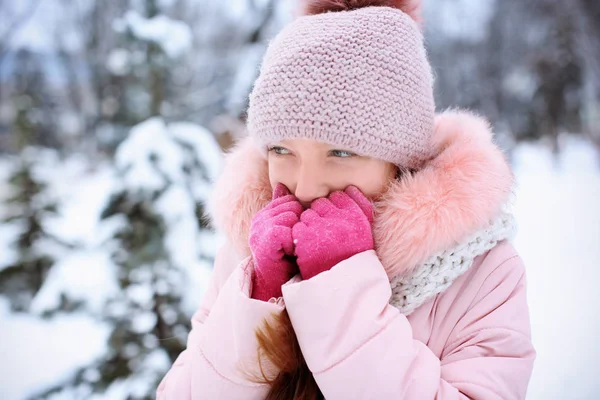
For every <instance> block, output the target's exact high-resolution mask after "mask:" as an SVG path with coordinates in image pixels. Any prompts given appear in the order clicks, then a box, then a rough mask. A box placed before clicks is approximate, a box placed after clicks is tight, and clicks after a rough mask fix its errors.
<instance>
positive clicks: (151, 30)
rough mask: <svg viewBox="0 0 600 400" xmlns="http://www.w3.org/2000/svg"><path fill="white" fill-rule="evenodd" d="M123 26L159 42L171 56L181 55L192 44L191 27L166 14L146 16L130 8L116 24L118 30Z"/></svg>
mask: <svg viewBox="0 0 600 400" xmlns="http://www.w3.org/2000/svg"><path fill="white" fill-rule="evenodd" d="M122 27H127V28H129V29H130V30H131V32H132V33H133V34H134V35H135V36H136V37H138V38H140V39H143V40H147V41H150V42H154V43H157V44H158V45H159V46H160V47H161V48H162V49H163V50H164V51H165V53H167V55H168V56H169V57H171V58H177V57H180V56H181V55H182V54H183V53H184V52H186V51H187V50H189V49H190V48H191V46H192V37H193V36H192V31H191V29H190V27H189V26H188V25H187V24H185V23H184V22H182V21H176V20H173V19H171V18H169V17H167V16H165V15H158V16H156V17H153V18H144V17H142V16H141V15H140V14H139V13H137V12H136V11H133V10H130V11H128V12H127V13H126V14H125V16H124V17H123V20H122V21H119V22H117V23H116V24H115V29H117V30H120V29H122Z"/></svg>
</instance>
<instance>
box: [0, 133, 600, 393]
mask: <svg viewBox="0 0 600 400" xmlns="http://www.w3.org/2000/svg"><path fill="white" fill-rule="evenodd" d="M564 145H565V151H564V153H563V154H562V156H560V157H559V159H558V160H554V159H553V158H552V157H551V155H550V153H549V151H548V150H546V149H545V148H544V147H543V146H540V145H535V146H534V145H521V146H520V147H519V148H518V149H517V151H516V152H515V154H514V167H515V171H516V174H517V179H518V183H519V189H518V193H517V199H518V202H517V208H516V210H517V219H518V221H519V225H520V230H519V235H518V237H517V239H516V247H517V249H518V250H519V252H520V253H521V255H522V257H523V259H524V260H525V264H526V266H527V269H528V280H529V303H530V308H531V320H532V328H533V336H534V342H535V344H536V347H537V350H538V359H537V362H536V366H535V370H534V374H533V378H532V381H531V384H530V389H529V396H528V398H529V399H533V400H538V399H539V400H541V399H544V400H548V399H561V400H562V399H570V400H571V399H573V400H575V399H596V398H600V381H598V380H597V379H595V376H594V373H593V371H597V370H598V369H599V368H600V345H598V343H597V340H598V339H597V338H598V337H600V290H598V289H597V288H596V287H595V283H596V281H597V280H600V269H599V267H600V206H598V204H600V202H599V200H600V161H599V160H598V159H597V158H596V156H595V154H594V153H593V151H592V149H591V148H590V147H589V146H588V145H586V144H585V143H583V142H581V141H579V140H575V139H571V138H565V142H564ZM0 161H1V160H0ZM0 166H1V165H0ZM2 169H3V168H0V171H1V170H2ZM73 170H74V171H75V172H73V174H72V175H73V176H72V177H70V178H71V179H69V180H67V181H68V183H69V185H68V186H67V187H65V188H64V189H65V190H71V189H72V188H73V187H79V189H80V190H79V191H78V192H77V193H75V194H74V195H72V196H71V197H72V198H71V202H70V208H69V210H71V211H70V212H71V214H68V215H65V221H64V222H63V223H62V224H60V226H59V227H57V229H61V230H63V231H62V233H63V235H65V236H71V237H78V238H81V239H82V240H89V241H93V240H94V239H93V232H94V229H95V228H96V227H95V223H96V221H97V215H98V213H99V212H100V209H101V206H102V202H103V200H104V198H105V197H106V195H107V193H106V192H107V188H108V187H109V186H110V178H109V177H108V175H107V171H106V170H105V169H102V168H100V169H98V170H97V171H95V172H93V173H92V174H90V173H87V172H86V173H85V175H84V174H83V171H81V170H77V163H75V166H74V167H73ZM77 176H79V177H80V178H82V177H84V176H85V179H80V181H79V183H80V184H81V185H77V186H76V185H74V184H73V182H75V181H76V177H77ZM1 178H2V176H0V182H1V181H3V179H1ZM0 189H1V188H0ZM0 192H1V190H0ZM0 194H1V193H0ZM80 216H85V217H84V218H83V219H81V218H79V217H80ZM9 234H10V232H5V231H3V230H2V227H0V261H2V259H3V258H2V257H7V256H8V255H9V253H7V252H6V249H5V245H4V243H3V240H4V239H5V238H6V236H7V235H9ZM90 257H91V258H90ZM102 257H103V256H102V255H101V253H98V257H97V258H94V253H93V252H92V253H86V254H74V255H72V256H71V258H72V259H71V265H72V264H74V263H75V264H80V263H82V262H87V263H88V265H91V266H92V267H93V268H96V269H98V270H101V269H102V265H103V263H105V261H106V260H103V258H102ZM86 260H87V261H86ZM65 263H66V266H65V268H69V262H68V260H67V261H65ZM98 276H101V275H98ZM92 283H93V282H86V281H85V280H84V281H82V282H80V283H78V286H80V290H85V291H90V290H92V289H93V287H94V285H93V284H92ZM105 338H106V330H105V328H104V327H103V326H101V325H99V324H98V323H97V322H94V321H92V320H91V319H89V318H86V317H82V316H79V315H72V316H68V317H60V318H56V319H54V320H52V321H49V322H40V320H38V319H36V318H32V317H27V316H21V317H14V316H9V313H8V310H7V305H6V303H5V302H4V301H2V300H0V399H3V400H13V399H14V400H16V399H24V398H25V396H26V395H27V394H28V393H31V391H32V390H33V391H35V389H38V388H43V387H44V386H45V385H48V384H50V383H52V382H56V381H57V380H59V379H61V378H62V377H65V376H66V375H67V374H68V373H69V372H70V371H72V370H73V369H74V368H75V367H76V366H79V365H83V364H85V363H87V362H88V361H89V360H91V359H92V358H94V357H95V356H96V355H99V354H101V353H102V352H103V350H104V346H105ZM113 398H114V397H113Z"/></svg>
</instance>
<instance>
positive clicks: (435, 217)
mask: <svg viewBox="0 0 600 400" xmlns="http://www.w3.org/2000/svg"><path fill="white" fill-rule="evenodd" d="M418 12H419V4H418V2H415V1H392V0H388V1H385V0H379V1H377V0H354V1H349V0H348V1H342V0H320V1H312V2H308V3H307V4H306V7H305V9H304V14H305V15H303V16H300V17H298V18H297V19H296V20H295V21H293V22H292V23H291V24H289V25H288V26H287V27H286V28H285V29H284V30H283V31H282V32H281V33H280V34H279V35H278V36H277V37H276V38H275V39H274V40H273V41H272V42H271V43H270V44H269V48H268V50H267V53H266V55H265V58H264V59H263V62H262V65H261V70H260V75H259V77H258V79H257V81H256V83H255V85H254V88H253V90H252V93H251V95H250V105H249V109H248V130H249V133H250V135H249V136H250V137H249V138H248V139H246V140H244V141H243V142H242V143H240V144H239V145H238V146H237V147H236V149H235V150H234V151H233V152H232V153H231V154H230V155H229V156H228V159H227V165H226V168H225V171H224V172H223V174H222V177H221V178H220V180H219V181H218V182H217V185H216V189H215V195H214V199H213V210H214V211H213V214H214V215H213V217H214V220H215V222H216V223H217V225H218V226H219V227H220V229H222V230H223V231H224V232H225V233H226V236H227V239H228V241H227V243H226V244H225V246H224V247H222V248H221V249H220V251H219V253H218V255H217V257H216V260H215V267H214V274H213V278H212V283H211V286H210V288H209V290H208V292H207V293H206V295H205V297H204V301H203V303H202V305H201V306H200V308H199V310H198V311H197V312H196V314H195V315H194V317H193V319H192V331H191V332H190V335H189V339H188V347H187V350H185V351H184V352H183V353H182V354H181V355H180V356H179V358H178V359H177V360H176V361H175V363H174V365H173V367H172V368H171V370H170V371H169V373H168V374H167V375H166V376H165V378H164V379H163V381H162V383H161V384H160V386H159V388H158V391H157V396H158V398H159V399H176V400H181V399H232V400H234V399H235V400H243V399H319V398H325V399H328V400H335V399H343V400H348V399H419V400H422V399H444V400H446V399H467V398H468V399H524V398H525V393H526V390H527V384H528V381H529V378H530V375H531V371H532V367H533V362H534V358H535V351H534V349H533V346H532V343H531V335H530V322H529V314H528V307H527V298H526V284H525V269H524V267H523V263H522V260H521V258H520V257H519V255H518V254H517V252H516V251H515V250H514V248H513V247H512V245H511V244H510V242H509V240H510V239H511V238H512V237H513V235H514V231H515V229H514V218H513V216H512V215H511V214H510V211H509V209H510V208H509V207H508V205H509V203H510V198H511V193H512V187H513V183H514V181H513V175H512V172H511V170H510V168H509V166H508V164H507V162H506V159H505V156H504V154H503V153H502V151H501V150H499V149H498V148H497V147H496V146H495V144H494V143H493V136H492V132H491V131H490V127H489V124H488V123H487V122H486V120H484V119H483V118H482V117H479V116H477V115H475V114H473V113H470V112H465V111H456V110H455V111H446V112H444V113H441V114H438V115H436V114H435V113H434V108H435V107H434V101H433V79H432V74H431V69H430V66H429V63H428V61H427V56H426V52H425V49H424V47H423V38H422V35H421V32H420V25H419V23H418V22H419V17H418Z"/></svg>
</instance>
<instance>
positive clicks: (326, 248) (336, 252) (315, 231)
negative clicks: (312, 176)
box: [292, 186, 374, 279]
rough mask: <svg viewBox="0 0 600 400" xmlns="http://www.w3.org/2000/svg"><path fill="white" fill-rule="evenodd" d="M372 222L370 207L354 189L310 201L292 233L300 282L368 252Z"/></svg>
mask: <svg viewBox="0 0 600 400" xmlns="http://www.w3.org/2000/svg"><path fill="white" fill-rule="evenodd" d="M372 222H373V205H372V204H371V202H370V201H369V200H368V199H367V198H366V197H365V196H364V195H363V194H362V192H361V191H360V190H359V189H358V188H356V187H354V186H349V187H348V188H346V190H345V191H343V192H334V193H332V194H330V195H329V197H328V198H320V199H317V200H315V201H313V203H312V205H311V207H310V209H308V210H306V211H304V212H303V213H302V215H301V216H300V222H299V223H297V224H296V225H294V228H293V230H292V235H293V237H294V243H295V255H296V256H297V257H298V258H297V260H296V262H297V263H298V267H299V268H300V274H301V275H302V279H310V278H312V277H313V276H315V275H318V274H319V273H321V272H323V271H327V270H329V269H331V267H333V266H334V265H336V264H337V263H339V262H341V261H343V260H346V259H348V258H350V257H352V256H353V255H355V254H358V253H361V252H363V251H366V250H372V249H373V248H374V244H373V233H372V230H371V223H372Z"/></svg>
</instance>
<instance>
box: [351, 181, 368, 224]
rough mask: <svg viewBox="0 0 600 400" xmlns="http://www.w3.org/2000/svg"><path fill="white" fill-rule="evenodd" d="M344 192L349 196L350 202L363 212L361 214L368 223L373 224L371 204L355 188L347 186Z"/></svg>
mask: <svg viewBox="0 0 600 400" xmlns="http://www.w3.org/2000/svg"><path fill="white" fill-rule="evenodd" d="M344 192H345V193H346V194H347V195H348V196H350V198H351V199H352V200H354V202H355V203H356V204H358V206H359V207H360V209H361V210H362V211H363V213H364V214H365V215H366V216H367V219H368V220H369V222H371V223H372V222H373V204H372V203H371V201H370V200H369V199H368V198H367V197H366V196H365V195H364V194H363V192H361V191H360V189H358V188H357V187H356V186H348V187H347V188H346V190H344Z"/></svg>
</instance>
